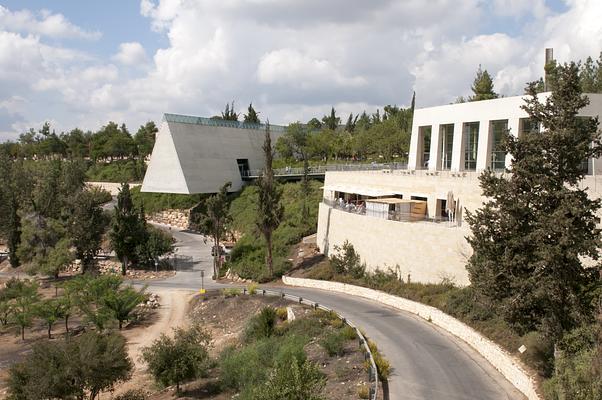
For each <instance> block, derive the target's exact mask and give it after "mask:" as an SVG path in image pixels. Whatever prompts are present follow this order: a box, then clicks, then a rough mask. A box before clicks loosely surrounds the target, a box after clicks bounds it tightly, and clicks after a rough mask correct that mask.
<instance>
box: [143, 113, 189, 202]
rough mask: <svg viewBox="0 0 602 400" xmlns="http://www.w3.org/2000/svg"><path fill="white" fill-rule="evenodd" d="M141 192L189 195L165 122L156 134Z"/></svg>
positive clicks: (178, 158)
mask: <svg viewBox="0 0 602 400" xmlns="http://www.w3.org/2000/svg"><path fill="white" fill-rule="evenodd" d="M142 191H143V192H159V193H181V194H190V191H189V190H188V184H187V183H186V178H185V177H184V171H183V170H182V166H181V164H180V157H179V156H178V152H177V150H176V145H175V143H174V140H173V137H172V135H171V132H170V130H169V126H168V122H167V121H163V123H162V124H161V127H160V128H159V132H158V133H157V137H156V140H155V147H154V148H153V152H152V154H151V158H150V162H149V164H148V168H147V169H146V174H145V175H144V181H143V182H142Z"/></svg>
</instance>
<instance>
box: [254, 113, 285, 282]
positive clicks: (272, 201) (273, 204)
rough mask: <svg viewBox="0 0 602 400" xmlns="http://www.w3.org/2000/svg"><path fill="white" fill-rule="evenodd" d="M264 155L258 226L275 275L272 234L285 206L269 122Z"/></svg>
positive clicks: (266, 257) (271, 270)
mask: <svg viewBox="0 0 602 400" xmlns="http://www.w3.org/2000/svg"><path fill="white" fill-rule="evenodd" d="M263 155H264V158H265V166H264V169H263V174H262V175H261V177H260V178H259V179H258V181H257V187H258V189H259V191H258V192H259V202H258V203H259V209H258V213H257V221H256V224H257V228H258V229H259V231H260V232H261V234H262V235H263V237H264V239H265V242H266V256H265V264H266V267H267V270H268V273H269V274H270V277H273V276H274V263H273V258H272V247H273V245H272V235H273V233H274V230H276V228H278V226H279V225H280V221H282V216H283V214H284V208H283V207H282V204H281V203H280V196H281V192H280V190H279V188H278V187H276V182H275V181H274V170H273V169H272V160H273V157H274V155H273V153H272V139H271V137H270V125H269V123H267V125H266V128H265V141H264V143H263Z"/></svg>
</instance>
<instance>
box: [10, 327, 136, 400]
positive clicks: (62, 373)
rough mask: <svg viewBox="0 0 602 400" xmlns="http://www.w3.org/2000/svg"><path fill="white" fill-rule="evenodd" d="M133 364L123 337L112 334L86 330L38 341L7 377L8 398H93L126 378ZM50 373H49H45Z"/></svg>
mask: <svg viewBox="0 0 602 400" xmlns="http://www.w3.org/2000/svg"><path fill="white" fill-rule="evenodd" d="M132 369H133V364H132V362H131V360H130V359H129V358H128V355H127V350H126V344H125V339H124V338H123V337H122V336H121V335H118V334H116V333H113V334H107V335H103V334H99V333H96V332H87V333H84V334H83V335H81V336H79V337H76V338H73V339H72V340H70V341H57V342H50V341H45V342H40V343H36V344H35V345H34V346H33V349H32V352H31V353H29V354H28V355H27V356H26V358H25V361H23V362H22V363H17V364H14V365H13V366H12V367H11V369H10V376H9V380H8V386H9V393H10V398H12V399H26V400H29V399H31V400H33V399H48V398H53V399H54V398H61V399H62V398H83V396H84V393H88V394H89V396H90V398H96V396H98V394H99V393H101V392H103V391H107V390H111V389H112V388H113V385H114V384H115V383H117V382H123V381H126V380H127V379H129V378H130V376H131V372H132ZM49 372H51V373H49Z"/></svg>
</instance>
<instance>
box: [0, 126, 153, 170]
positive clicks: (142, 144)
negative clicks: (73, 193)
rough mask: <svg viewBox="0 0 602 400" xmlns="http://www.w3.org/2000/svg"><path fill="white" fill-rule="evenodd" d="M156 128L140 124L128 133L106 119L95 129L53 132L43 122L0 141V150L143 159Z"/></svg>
mask: <svg viewBox="0 0 602 400" xmlns="http://www.w3.org/2000/svg"><path fill="white" fill-rule="evenodd" d="M157 132H158V129H157V126H156V125H155V123H154V122H152V121H150V122H147V123H146V124H145V125H142V126H140V128H139V129H138V131H137V132H136V134H135V135H133V136H132V135H131V134H130V132H129V131H128V129H127V127H126V126H125V124H122V125H121V126H118V125H117V124H116V123H114V122H109V123H108V124H107V125H105V126H103V127H102V128H101V129H100V130H98V131H97V132H92V131H87V132H84V131H82V130H81V129H79V128H76V129H73V130H71V131H70V132H63V133H60V134H57V133H56V132H55V131H54V130H52V131H51V126H50V124H49V123H47V122H46V123H45V124H44V125H43V126H42V128H41V129H40V130H38V131H37V132H36V131H35V130H34V129H33V128H32V129H30V130H29V131H28V132H25V133H23V134H21V135H20V136H19V139H18V140H17V141H8V142H4V143H0V152H2V153H4V154H8V155H9V156H11V157H13V158H26V159H37V160H40V159H42V160H56V159H72V160H73V159H90V160H92V161H95V162H97V161H113V160H116V159H117V160H133V159H144V158H145V157H146V156H148V155H149V154H150V153H151V151H152V150H153V146H154V145H155V135H156V133H157Z"/></svg>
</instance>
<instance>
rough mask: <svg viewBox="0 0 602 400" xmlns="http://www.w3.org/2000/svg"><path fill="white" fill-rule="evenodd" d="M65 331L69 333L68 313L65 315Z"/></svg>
mask: <svg viewBox="0 0 602 400" xmlns="http://www.w3.org/2000/svg"><path fill="white" fill-rule="evenodd" d="M65 332H67V335H68V334H69V316H68V315H66V316H65Z"/></svg>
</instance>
